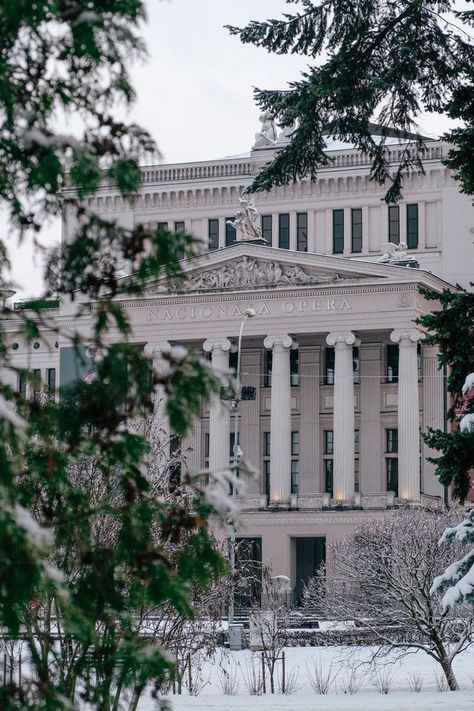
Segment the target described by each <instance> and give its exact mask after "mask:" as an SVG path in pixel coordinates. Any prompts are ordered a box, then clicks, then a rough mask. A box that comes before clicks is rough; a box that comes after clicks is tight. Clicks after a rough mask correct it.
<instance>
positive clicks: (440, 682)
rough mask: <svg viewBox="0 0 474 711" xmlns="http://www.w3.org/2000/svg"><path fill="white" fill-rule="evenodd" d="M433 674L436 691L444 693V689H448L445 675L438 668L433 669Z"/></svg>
mask: <svg viewBox="0 0 474 711" xmlns="http://www.w3.org/2000/svg"><path fill="white" fill-rule="evenodd" d="M433 675H434V680H435V685H436V691H439V693H440V694H442V693H444V692H445V691H449V686H448V682H447V681H446V677H445V675H444V674H443V672H442V671H440V670H439V669H435V671H434V672H433Z"/></svg>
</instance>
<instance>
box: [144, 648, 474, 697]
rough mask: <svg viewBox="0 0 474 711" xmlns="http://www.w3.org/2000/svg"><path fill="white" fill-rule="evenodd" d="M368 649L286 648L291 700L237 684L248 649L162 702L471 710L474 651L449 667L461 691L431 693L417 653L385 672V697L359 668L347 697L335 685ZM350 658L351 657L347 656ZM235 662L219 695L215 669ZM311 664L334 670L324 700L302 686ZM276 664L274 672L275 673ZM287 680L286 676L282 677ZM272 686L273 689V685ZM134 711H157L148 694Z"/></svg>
mask: <svg viewBox="0 0 474 711" xmlns="http://www.w3.org/2000/svg"><path fill="white" fill-rule="evenodd" d="M373 651H374V648H366V647H357V648H352V651H351V650H350V649H348V648H347V647H345V648H344V647H336V646H335V647H290V648H287V649H285V657H286V669H287V675H288V674H289V673H290V671H291V670H292V669H293V668H298V670H299V677H298V683H299V684H300V685H301V687H302V688H300V689H299V690H298V691H296V692H295V693H294V694H291V695H284V694H280V693H276V694H273V695H272V694H270V693H267V694H265V695H262V696H251V695H250V694H249V693H248V692H247V690H246V689H245V686H244V684H243V676H242V674H245V672H246V669H247V664H248V663H249V662H250V660H251V658H252V654H251V652H250V651H249V650H243V651H241V652H226V654H225V657H220V653H218V654H217V655H216V657H215V658H214V659H211V660H209V661H206V662H205V663H204V664H203V665H202V667H201V670H200V671H201V673H202V677H203V679H204V680H205V681H207V682H209V683H207V684H206V685H205V686H204V688H203V690H202V692H201V693H200V694H199V695H198V696H190V695H189V694H188V693H187V691H186V690H184V691H183V694H182V695H177V694H176V695H170V696H168V697H167V699H168V700H169V702H170V708H171V709H172V710H173V711H222V710H223V709H225V711H253V710H254V709H259V710H260V709H269V710H270V709H271V710H272V711H273V709H281V710H282V711H283V710H284V711H316V710H317V711H345V710H346V709H347V711H379V709H380V710H381V711H432V710H433V709H436V710H438V709H439V711H467V710H468V709H469V711H472V709H473V708H474V689H473V682H472V681H471V675H472V673H473V669H474V651H471V650H467V651H466V652H464V653H463V654H461V655H460V656H459V657H458V658H457V659H456V660H455V662H454V671H455V674H456V676H457V679H458V682H459V684H460V687H461V690H460V691H456V692H446V693H440V692H438V691H437V686H436V681H435V672H437V673H438V666H439V665H437V664H436V663H435V662H434V661H433V660H432V659H431V658H430V657H428V655H426V654H424V653H423V652H421V651H418V652H416V653H414V654H409V655H407V656H406V657H404V658H402V659H400V660H398V661H395V660H394V659H393V657H392V658H390V657H388V658H384V661H387V659H388V661H390V662H391V663H390V665H389V666H388V667H386V669H389V670H390V672H391V674H392V688H391V690H390V693H389V694H388V695H383V694H380V693H379V692H378V691H377V690H376V688H375V685H374V674H373V670H372V669H370V668H369V667H368V666H366V665H364V666H362V667H360V668H359V669H360V679H361V680H362V686H361V689H360V691H359V692H358V693H356V694H353V695H349V694H344V693H343V692H342V690H341V680H342V679H343V678H344V677H345V676H346V675H347V674H348V672H349V671H350V669H351V668H352V667H353V665H354V663H355V662H356V661H357V662H362V661H364V660H367V659H368V658H369V656H370V654H371V652H373ZM351 654H352V655H353V656H352V657H351ZM229 659H231V660H232V661H233V662H234V663H235V665H236V666H235V667H233V668H236V669H237V671H238V677H239V679H240V685H239V689H238V692H237V694H236V695H235V696H225V695H224V694H222V692H221V688H220V685H219V670H220V669H221V667H220V664H219V663H222V665H223V666H224V668H225V669H229V666H228V660H229ZM313 661H316V662H319V661H321V664H322V665H323V668H324V669H325V670H327V669H328V667H329V665H330V664H331V663H332V664H333V668H336V670H337V674H336V680H335V685H336V688H332V689H331V690H330V692H329V693H328V694H327V695H317V694H315V692H314V691H313V690H312V689H311V686H310V684H309V681H308V668H311V665H312V663H313ZM280 666H281V665H280V664H278V667H279V668H280ZM410 674H417V675H418V676H420V677H422V679H423V687H422V690H421V692H420V693H415V692H410V691H409V690H408V689H409V686H408V679H409V675H410ZM287 678H288V677H287ZM277 686H278V684H277ZM138 708H139V711H152V710H155V709H157V708H158V706H157V703H156V701H155V700H153V699H152V698H151V695H150V694H148V695H144V697H143V698H142V700H141V702H140V704H139V707H138Z"/></svg>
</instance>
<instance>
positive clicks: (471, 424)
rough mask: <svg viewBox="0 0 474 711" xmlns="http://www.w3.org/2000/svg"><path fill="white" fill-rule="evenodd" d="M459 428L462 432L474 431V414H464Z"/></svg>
mask: <svg viewBox="0 0 474 711" xmlns="http://www.w3.org/2000/svg"><path fill="white" fill-rule="evenodd" d="M459 429H460V430H461V432H474V414H473V413H471V414H468V415H464V417H463V418H462V420H461V422H460V423H459Z"/></svg>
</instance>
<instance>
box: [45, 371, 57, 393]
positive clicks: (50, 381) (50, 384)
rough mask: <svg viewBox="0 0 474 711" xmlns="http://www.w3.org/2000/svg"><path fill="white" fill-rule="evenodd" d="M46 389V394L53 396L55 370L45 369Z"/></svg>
mask: <svg viewBox="0 0 474 711" xmlns="http://www.w3.org/2000/svg"><path fill="white" fill-rule="evenodd" d="M46 387H47V388H48V393H49V394H50V395H54V393H55V390H56V368H46Z"/></svg>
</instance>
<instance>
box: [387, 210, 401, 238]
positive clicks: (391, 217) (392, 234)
mask: <svg viewBox="0 0 474 711" xmlns="http://www.w3.org/2000/svg"><path fill="white" fill-rule="evenodd" d="M388 241H389V242H393V244H399V242H400V208H399V206H398V205H390V206H389V208H388Z"/></svg>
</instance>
